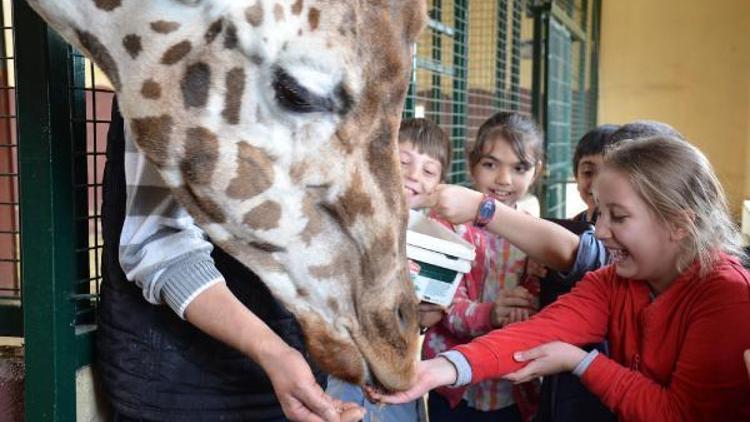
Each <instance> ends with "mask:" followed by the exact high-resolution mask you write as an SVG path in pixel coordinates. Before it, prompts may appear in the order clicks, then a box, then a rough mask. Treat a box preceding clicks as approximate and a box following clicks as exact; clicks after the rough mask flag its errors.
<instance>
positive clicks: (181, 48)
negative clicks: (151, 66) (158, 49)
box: [161, 40, 193, 65]
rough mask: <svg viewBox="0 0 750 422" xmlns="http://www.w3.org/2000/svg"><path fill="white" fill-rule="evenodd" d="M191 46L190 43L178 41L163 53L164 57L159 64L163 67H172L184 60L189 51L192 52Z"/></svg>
mask: <svg viewBox="0 0 750 422" xmlns="http://www.w3.org/2000/svg"><path fill="white" fill-rule="evenodd" d="M192 48H193V45H192V44H191V43H190V41H188V40H185V41H180V42H178V43H177V44H175V45H173V46H171V47H169V49H167V51H166V52H165V53H164V55H163V56H162V57H161V64H165V65H173V64H175V63H177V62H179V61H180V60H182V59H184V58H185V56H187V55H188V53H190V50H192Z"/></svg>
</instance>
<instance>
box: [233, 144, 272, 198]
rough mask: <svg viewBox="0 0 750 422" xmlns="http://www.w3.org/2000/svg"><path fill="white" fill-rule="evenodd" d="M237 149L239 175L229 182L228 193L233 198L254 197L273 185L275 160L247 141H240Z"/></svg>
mask: <svg viewBox="0 0 750 422" xmlns="http://www.w3.org/2000/svg"><path fill="white" fill-rule="evenodd" d="M237 149H238V152H237V176H236V177H235V178H234V179H232V181H231V182H230V183H229V188H228V189H227V195H229V197H230V198H233V199H249V198H253V197H255V196H257V195H259V194H260V193H262V192H264V191H266V190H268V188H270V187H271V185H273V180H274V175H273V161H271V159H270V158H269V157H268V156H267V155H266V154H265V153H264V152H263V151H261V150H260V149H258V148H255V147H253V146H251V145H250V144H248V143H247V142H240V143H239V144H238V146H237Z"/></svg>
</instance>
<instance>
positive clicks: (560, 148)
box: [531, 0, 601, 218]
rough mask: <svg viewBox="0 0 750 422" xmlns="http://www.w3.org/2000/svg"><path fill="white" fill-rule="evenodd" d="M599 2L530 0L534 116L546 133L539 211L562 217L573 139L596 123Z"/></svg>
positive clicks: (571, 176)
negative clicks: (532, 40) (532, 23)
mask: <svg viewBox="0 0 750 422" xmlns="http://www.w3.org/2000/svg"><path fill="white" fill-rule="evenodd" d="M600 10H601V0H559V1H558V0H534V1H533V3H532V4H531V12H532V14H533V16H534V46H535V47H534V57H535V61H534V98H535V100H534V115H535V116H536V117H537V118H538V119H539V121H540V123H541V125H542V127H543V129H544V131H545V150H546V153H547V157H546V158H547V160H546V161H547V166H546V171H545V174H544V180H543V183H542V189H541V195H540V197H541V198H540V199H541V202H542V214H543V215H544V216H547V217H556V218H564V217H565V216H566V188H567V186H568V185H569V184H570V183H572V182H573V174H572V163H571V158H572V151H573V149H574V147H575V143H576V142H577V141H578V139H580V137H581V136H583V134H584V133H586V132H587V131H588V130H590V129H591V128H593V127H594V126H595V125H596V107H597V103H596V99H597V95H598V77H597V75H598V71H597V66H598V43H599V25H600V24H599V19H600V16H599V15H600Z"/></svg>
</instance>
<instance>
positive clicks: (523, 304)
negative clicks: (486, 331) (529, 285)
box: [490, 286, 535, 328]
mask: <svg viewBox="0 0 750 422" xmlns="http://www.w3.org/2000/svg"><path fill="white" fill-rule="evenodd" d="M534 312H535V310H534V297H533V295H532V294H531V293H529V291H528V290H526V289H525V288H523V287H520V286H518V287H516V288H513V289H503V290H500V291H499V292H498V294H497V298H495V303H494V306H493V307H492V311H491V312H490V322H491V324H492V326H493V327H495V328H502V327H504V326H506V325H508V324H510V323H513V322H518V321H525V320H527V319H529V316H531V315H532V314H533V313H534Z"/></svg>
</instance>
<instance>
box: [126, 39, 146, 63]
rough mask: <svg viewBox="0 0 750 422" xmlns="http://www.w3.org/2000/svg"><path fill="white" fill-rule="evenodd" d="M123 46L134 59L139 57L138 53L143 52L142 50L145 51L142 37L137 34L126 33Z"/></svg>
mask: <svg viewBox="0 0 750 422" xmlns="http://www.w3.org/2000/svg"><path fill="white" fill-rule="evenodd" d="M122 46H123V47H125V51H127V52H128V54H129V55H130V57H132V58H133V59H135V58H137V57H138V55H139V54H141V51H143V46H142V45H141V37H139V36H138V35H135V34H129V35H126V36H125V37H124V38H123V39H122Z"/></svg>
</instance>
